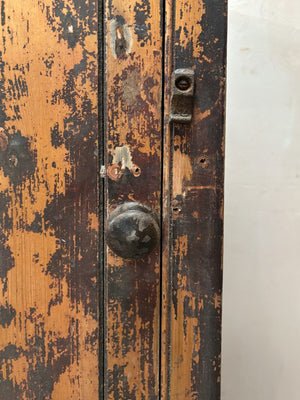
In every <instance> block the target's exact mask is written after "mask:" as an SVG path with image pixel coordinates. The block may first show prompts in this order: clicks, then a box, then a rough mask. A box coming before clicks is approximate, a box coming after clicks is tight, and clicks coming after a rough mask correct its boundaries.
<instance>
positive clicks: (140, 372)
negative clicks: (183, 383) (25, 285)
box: [104, 0, 163, 400]
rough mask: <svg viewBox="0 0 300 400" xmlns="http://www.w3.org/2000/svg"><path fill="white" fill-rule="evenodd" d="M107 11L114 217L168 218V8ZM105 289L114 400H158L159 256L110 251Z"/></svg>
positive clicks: (109, 190)
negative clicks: (132, 206)
mask: <svg viewBox="0 0 300 400" xmlns="http://www.w3.org/2000/svg"><path fill="white" fill-rule="evenodd" d="M105 4H106V9H105V31H104V32H105V38H106V49H105V105H106V107H105V124H104V125H105V137H106V144H105V151H106V166H107V173H108V176H107V179H106V200H107V213H110V212H111V210H112V209H113V208H114V207H115V206H116V205H117V204H120V203H124V202H126V201H136V202H142V203H144V204H146V205H148V206H150V207H151V208H152V209H153V210H156V211H157V213H158V215H160V201H161V85H162V73H163V72H162V55H163V54H162V42H163V37H162V30H161V28H162V25H161V24H162V3H161V2H159V1H156V0H147V1H124V0H112V1H107V2H106V3H105ZM122 159H123V164H124V173H123V174H122V175H121V176H118V172H117V176H115V175H114V171H115V170H114V168H117V170H118V168H120V167H122ZM136 166H137V167H136ZM125 167H126V168H125ZM136 168H138V169H136ZM105 286H106V289H105V305H106V321H107V323H106V335H107V336H106V360H107V365H106V377H105V382H106V384H107V386H106V396H107V398H108V399H128V400H129V399H130V400H142V399H149V400H150V399H155V400H156V399H157V398H158V391H159V328H160V327H159V310H160V258H159V250H158V249H157V250H155V251H154V253H152V254H151V255H150V256H149V257H148V258H147V259H146V260H142V261H139V260H138V261H136V262H135V261H131V262H130V261H125V260H123V259H120V258H118V257H117V256H115V255H114V254H113V253H112V252H111V251H108V253H107V261H106V278H105Z"/></svg>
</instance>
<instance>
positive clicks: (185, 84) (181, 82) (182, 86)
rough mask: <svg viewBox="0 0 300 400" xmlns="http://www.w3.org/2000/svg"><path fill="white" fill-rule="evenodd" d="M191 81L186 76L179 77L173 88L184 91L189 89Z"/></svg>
mask: <svg viewBox="0 0 300 400" xmlns="http://www.w3.org/2000/svg"><path fill="white" fill-rule="evenodd" d="M191 83H192V81H191V80H190V78H188V77H186V76H179V77H178V78H177V79H176V81H175V86H176V87H177V89H179V90H182V91H185V90H188V89H189V88H190V87H191Z"/></svg>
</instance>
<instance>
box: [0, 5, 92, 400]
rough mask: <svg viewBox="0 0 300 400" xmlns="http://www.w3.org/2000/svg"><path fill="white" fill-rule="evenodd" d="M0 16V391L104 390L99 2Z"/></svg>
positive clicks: (78, 395) (44, 395) (66, 393)
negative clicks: (99, 218)
mask: <svg viewBox="0 0 300 400" xmlns="http://www.w3.org/2000/svg"><path fill="white" fill-rule="evenodd" d="M1 25H2V31H1V52H0V57H1V61H0V126H1V128H0V192H1V195H0V223H1V233H0V286H1V290H0V304H1V307H0V393H1V398H2V397H3V398H5V399H6V400H9V399H14V400H19V399H43V400H46V399H54V400H55V399H62V398H70V399H74V400H75V399H77V400H78V399H85V398H87V397H91V398H96V396H98V394H97V392H98V309H97V304H98V300H97V299H98V293H97V292H98V291H97V286H96V285H97V271H96V269H97V248H98V224H97V223H96V224H95V222H94V220H95V219H96V220H97V215H98V210H97V156H96V155H95V154H96V150H97V138H96V128H97V48H98V44H97V15H96V2H95V1H85V0H65V1H64V2H61V1H59V0H55V1H52V0H43V1H38V2H37V1H34V0H24V1H22V2H11V1H8V0H4V1H2V2H1ZM87 176H88V177H89V181H88V183H87V181H86V177H87Z"/></svg>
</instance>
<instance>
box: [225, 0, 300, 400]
mask: <svg viewBox="0 0 300 400" xmlns="http://www.w3.org/2000/svg"><path fill="white" fill-rule="evenodd" d="M227 82H228V90H227V132H226V137H227V139H226V178H225V249H224V313H223V369H222V400H299V399H300V388H299V381H300V1H299V0H248V1H245V0H229V36H228V81H227Z"/></svg>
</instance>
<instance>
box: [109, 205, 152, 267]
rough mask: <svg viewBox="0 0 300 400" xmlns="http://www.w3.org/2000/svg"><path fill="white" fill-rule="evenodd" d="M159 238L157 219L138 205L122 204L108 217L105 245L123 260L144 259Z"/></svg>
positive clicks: (143, 206) (145, 208)
mask: <svg viewBox="0 0 300 400" xmlns="http://www.w3.org/2000/svg"><path fill="white" fill-rule="evenodd" d="M159 237H160V229H159V222H158V217H157V215H156V213H155V212H154V211H152V210H151V209H150V208H149V207H147V206H145V205H144V204H140V203H134V202H132V203H124V204H122V205H120V206H118V207H117V208H116V209H115V210H114V211H113V212H112V213H111V214H110V216H109V218H108V220H107V227H106V243H107V245H108V247H109V248H110V249H111V250H112V251H113V252H114V253H115V254H117V255H118V256H120V257H122V258H124V259H125V260H136V259H140V258H144V257H146V256H147V255H148V254H150V253H151V252H152V251H153V250H154V248H155V247H156V246H157V244H158V241H159Z"/></svg>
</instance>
